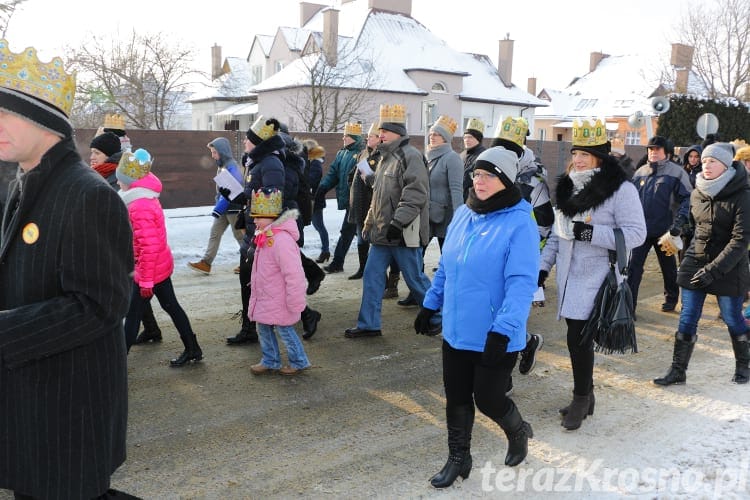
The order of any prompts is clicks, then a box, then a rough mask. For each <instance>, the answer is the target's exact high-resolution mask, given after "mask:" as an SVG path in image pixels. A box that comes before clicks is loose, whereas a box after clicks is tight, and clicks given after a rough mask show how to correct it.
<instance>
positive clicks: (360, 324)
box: [357, 245, 442, 330]
mask: <svg viewBox="0 0 750 500" xmlns="http://www.w3.org/2000/svg"><path fill="white" fill-rule="evenodd" d="M391 260H395V261H396V262H397V263H398V267H399V268H400V270H401V274H402V275H403V277H404V281H405V282H406V285H407V286H408V287H409V291H410V292H411V293H412V296H413V297H414V298H415V299H416V301H417V302H418V303H419V304H420V305H421V304H422V301H423V300H424V296H425V294H426V293H427V290H428V289H429V288H430V279H429V278H428V277H427V276H426V275H425V273H424V272H423V271H422V248H421V247H417V248H407V247H391V246H386V245H370V254H369V255H368V256H367V264H365V273H364V275H363V277H362V279H363V283H362V303H361V304H360V306H359V316H358V317H357V328H361V329H363V330H380V311H381V308H382V305H383V290H384V289H385V280H386V270H387V269H388V266H389V265H390V264H391ZM441 321H442V317H441V314H440V312H438V313H437V314H435V316H433V317H432V321H431V322H432V324H438V323H440V322H441Z"/></svg>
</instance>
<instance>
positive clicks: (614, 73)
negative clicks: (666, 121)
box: [536, 55, 705, 118]
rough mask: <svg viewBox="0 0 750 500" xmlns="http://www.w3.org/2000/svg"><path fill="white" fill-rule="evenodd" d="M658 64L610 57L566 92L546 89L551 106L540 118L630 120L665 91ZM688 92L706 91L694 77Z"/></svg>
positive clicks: (643, 59)
mask: <svg viewBox="0 0 750 500" xmlns="http://www.w3.org/2000/svg"><path fill="white" fill-rule="evenodd" d="M656 64H657V63H656V61H654V60H653V59H651V58H649V57H648V56H641V55H621V56H607V57H605V58H604V59H602V60H601V61H600V62H599V64H597V66H596V68H594V71H591V72H589V73H587V74H585V75H584V76H582V77H580V78H578V79H576V80H574V81H573V82H572V83H571V84H570V85H568V86H567V87H566V88H565V89H564V90H553V89H544V90H543V94H544V95H546V96H547V97H549V98H550V104H551V105H550V106H549V107H548V108H546V109H544V110H540V111H537V112H536V116H537V117H538V118H544V117H576V116H577V117H593V116H630V115H631V114H633V113H634V112H636V111H643V110H648V109H650V100H651V97H652V96H653V95H654V92H655V91H657V90H658V89H660V88H661V89H663V88H664V87H663V84H662V83H661V81H660V76H661V75H660V74H659V72H658V71H657V70H656V69H654V68H657V67H658V66H656ZM688 89H689V93H691V94H692V93H695V94H698V95H700V94H701V93H703V92H704V91H705V89H703V86H702V85H701V84H700V82H699V81H698V78H697V77H696V76H695V74H693V73H691V74H690V75H689V78H688ZM701 89H703V90H701ZM664 90H666V91H667V92H668V91H669V89H668V88H667V89H664Z"/></svg>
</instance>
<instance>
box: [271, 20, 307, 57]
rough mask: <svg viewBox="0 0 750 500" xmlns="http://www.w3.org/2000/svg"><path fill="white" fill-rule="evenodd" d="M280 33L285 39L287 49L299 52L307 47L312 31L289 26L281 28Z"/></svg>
mask: <svg viewBox="0 0 750 500" xmlns="http://www.w3.org/2000/svg"><path fill="white" fill-rule="evenodd" d="M279 32H280V33H281V35H282V36H283V37H284V40H285V41H286V45H287V47H289V50H291V51H292V52H299V51H300V50H302V48H303V47H304V46H305V42H306V41H307V39H308V37H309V36H310V30H309V29H304V28H290V27H288V26H281V27H279Z"/></svg>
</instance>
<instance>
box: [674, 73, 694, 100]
mask: <svg viewBox="0 0 750 500" xmlns="http://www.w3.org/2000/svg"><path fill="white" fill-rule="evenodd" d="M689 77H690V70H689V69H687V68H679V69H677V70H675V79H674V91H675V92H677V93H679V94H687V89H688V78H689Z"/></svg>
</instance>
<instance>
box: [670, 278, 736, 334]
mask: <svg viewBox="0 0 750 500" xmlns="http://www.w3.org/2000/svg"><path fill="white" fill-rule="evenodd" d="M716 299H717V301H718V302H719V311H720V312H721V319H723V320H724V323H726V325H727V329H728V330H729V335H731V336H732V337H737V336H738V335H743V334H745V333H747V331H748V328H747V325H746V324H745V318H744V317H743V316H742V301H743V299H744V297H742V296H740V297H730V296H727V295H718V296H717V297H716ZM705 300H706V292H704V291H702V290H689V289H687V288H683V289H682V310H681V311H680V323H679V326H678V331H679V332H680V333H682V334H683V335H689V336H693V335H695V333H696V331H697V330H698V320H699V319H700V317H701V313H702V312H703V302H704V301H705Z"/></svg>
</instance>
